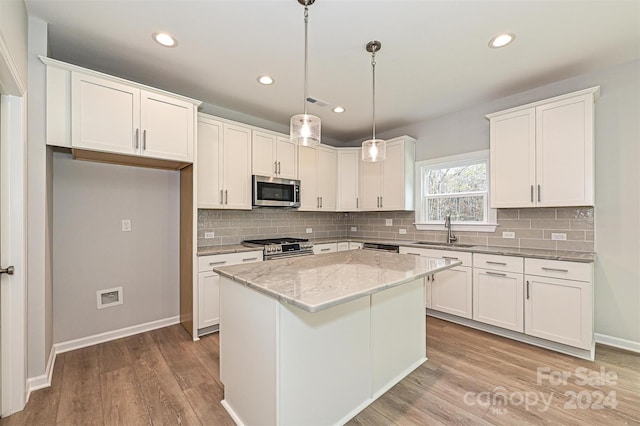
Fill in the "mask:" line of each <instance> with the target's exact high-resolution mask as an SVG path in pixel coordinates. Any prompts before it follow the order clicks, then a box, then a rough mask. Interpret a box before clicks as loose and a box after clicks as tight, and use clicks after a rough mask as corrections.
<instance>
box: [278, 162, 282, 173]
mask: <svg viewBox="0 0 640 426" xmlns="http://www.w3.org/2000/svg"><path fill="white" fill-rule="evenodd" d="M280 173H281V172H280V162H279V161H278V174H280Z"/></svg>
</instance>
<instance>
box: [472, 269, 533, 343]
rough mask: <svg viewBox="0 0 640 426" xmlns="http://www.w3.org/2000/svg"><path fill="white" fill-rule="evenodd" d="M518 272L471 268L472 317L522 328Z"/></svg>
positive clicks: (522, 294)
mask: <svg viewBox="0 0 640 426" xmlns="http://www.w3.org/2000/svg"><path fill="white" fill-rule="evenodd" d="M523 283H524V280H523V275H522V273H520V274H517V273H511V272H493V271H486V270H483V269H474V271H473V319H474V320H476V321H480V322H484V323H486V324H491V325H495V326H496V327H502V328H506V329H509V330H514V331H517V332H519V333H523V332H524V284H523Z"/></svg>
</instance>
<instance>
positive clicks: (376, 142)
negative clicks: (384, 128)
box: [362, 139, 387, 163]
mask: <svg viewBox="0 0 640 426" xmlns="http://www.w3.org/2000/svg"><path fill="white" fill-rule="evenodd" d="M386 156H387V143H386V142H385V140H384V139H369V140H366V141H364V142H362V161H364V162H367V163H375V162H376V161H383V160H384V159H385V157H386Z"/></svg>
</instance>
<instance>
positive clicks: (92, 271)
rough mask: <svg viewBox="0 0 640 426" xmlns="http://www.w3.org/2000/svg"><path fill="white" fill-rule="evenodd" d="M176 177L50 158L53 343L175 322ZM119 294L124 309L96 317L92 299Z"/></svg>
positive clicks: (57, 156)
mask: <svg viewBox="0 0 640 426" xmlns="http://www.w3.org/2000/svg"><path fill="white" fill-rule="evenodd" d="M179 177H180V175H179V172H175V171H166V170H153V169H144V168H140V167H129V166H119V165H113V164H101V163H91V162H85V161H78V160H73V159H71V156H70V155H69V154H65V153H57V152H56V153H54V154H53V193H54V195H53V265H54V269H53V282H54V286H53V300H54V305H53V318H54V340H55V342H56V343H59V342H66V341H68V340H73V339H78V338H82V337H87V336H92V335H95V334H98V333H103V332H107V331H113V330H118V329H121V328H125V327H129V326H133V325H138V324H143V323H146V322H150V321H155V320H161V319H167V318H172V317H175V316H177V315H178V314H179V262H178V259H179V238H178V236H179V205H180V186H179V184H180V180H179ZM122 219H130V220H131V227H132V231H131V232H122V231H121V221H122ZM119 286H122V287H124V298H123V299H124V304H123V305H119V306H115V307H111V308H106V309H102V310H98V309H97V308H96V291H97V290H99V289H108V288H113V287H119Z"/></svg>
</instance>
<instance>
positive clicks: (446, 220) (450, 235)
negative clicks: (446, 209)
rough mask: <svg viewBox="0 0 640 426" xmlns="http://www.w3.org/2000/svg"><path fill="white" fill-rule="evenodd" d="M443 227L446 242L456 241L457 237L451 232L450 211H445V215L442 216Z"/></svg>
mask: <svg viewBox="0 0 640 426" xmlns="http://www.w3.org/2000/svg"><path fill="white" fill-rule="evenodd" d="M444 227H445V228H447V244H451V243H454V242H456V241H458V237H456V236H455V235H453V232H451V213H447V216H446V217H445V218H444Z"/></svg>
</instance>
